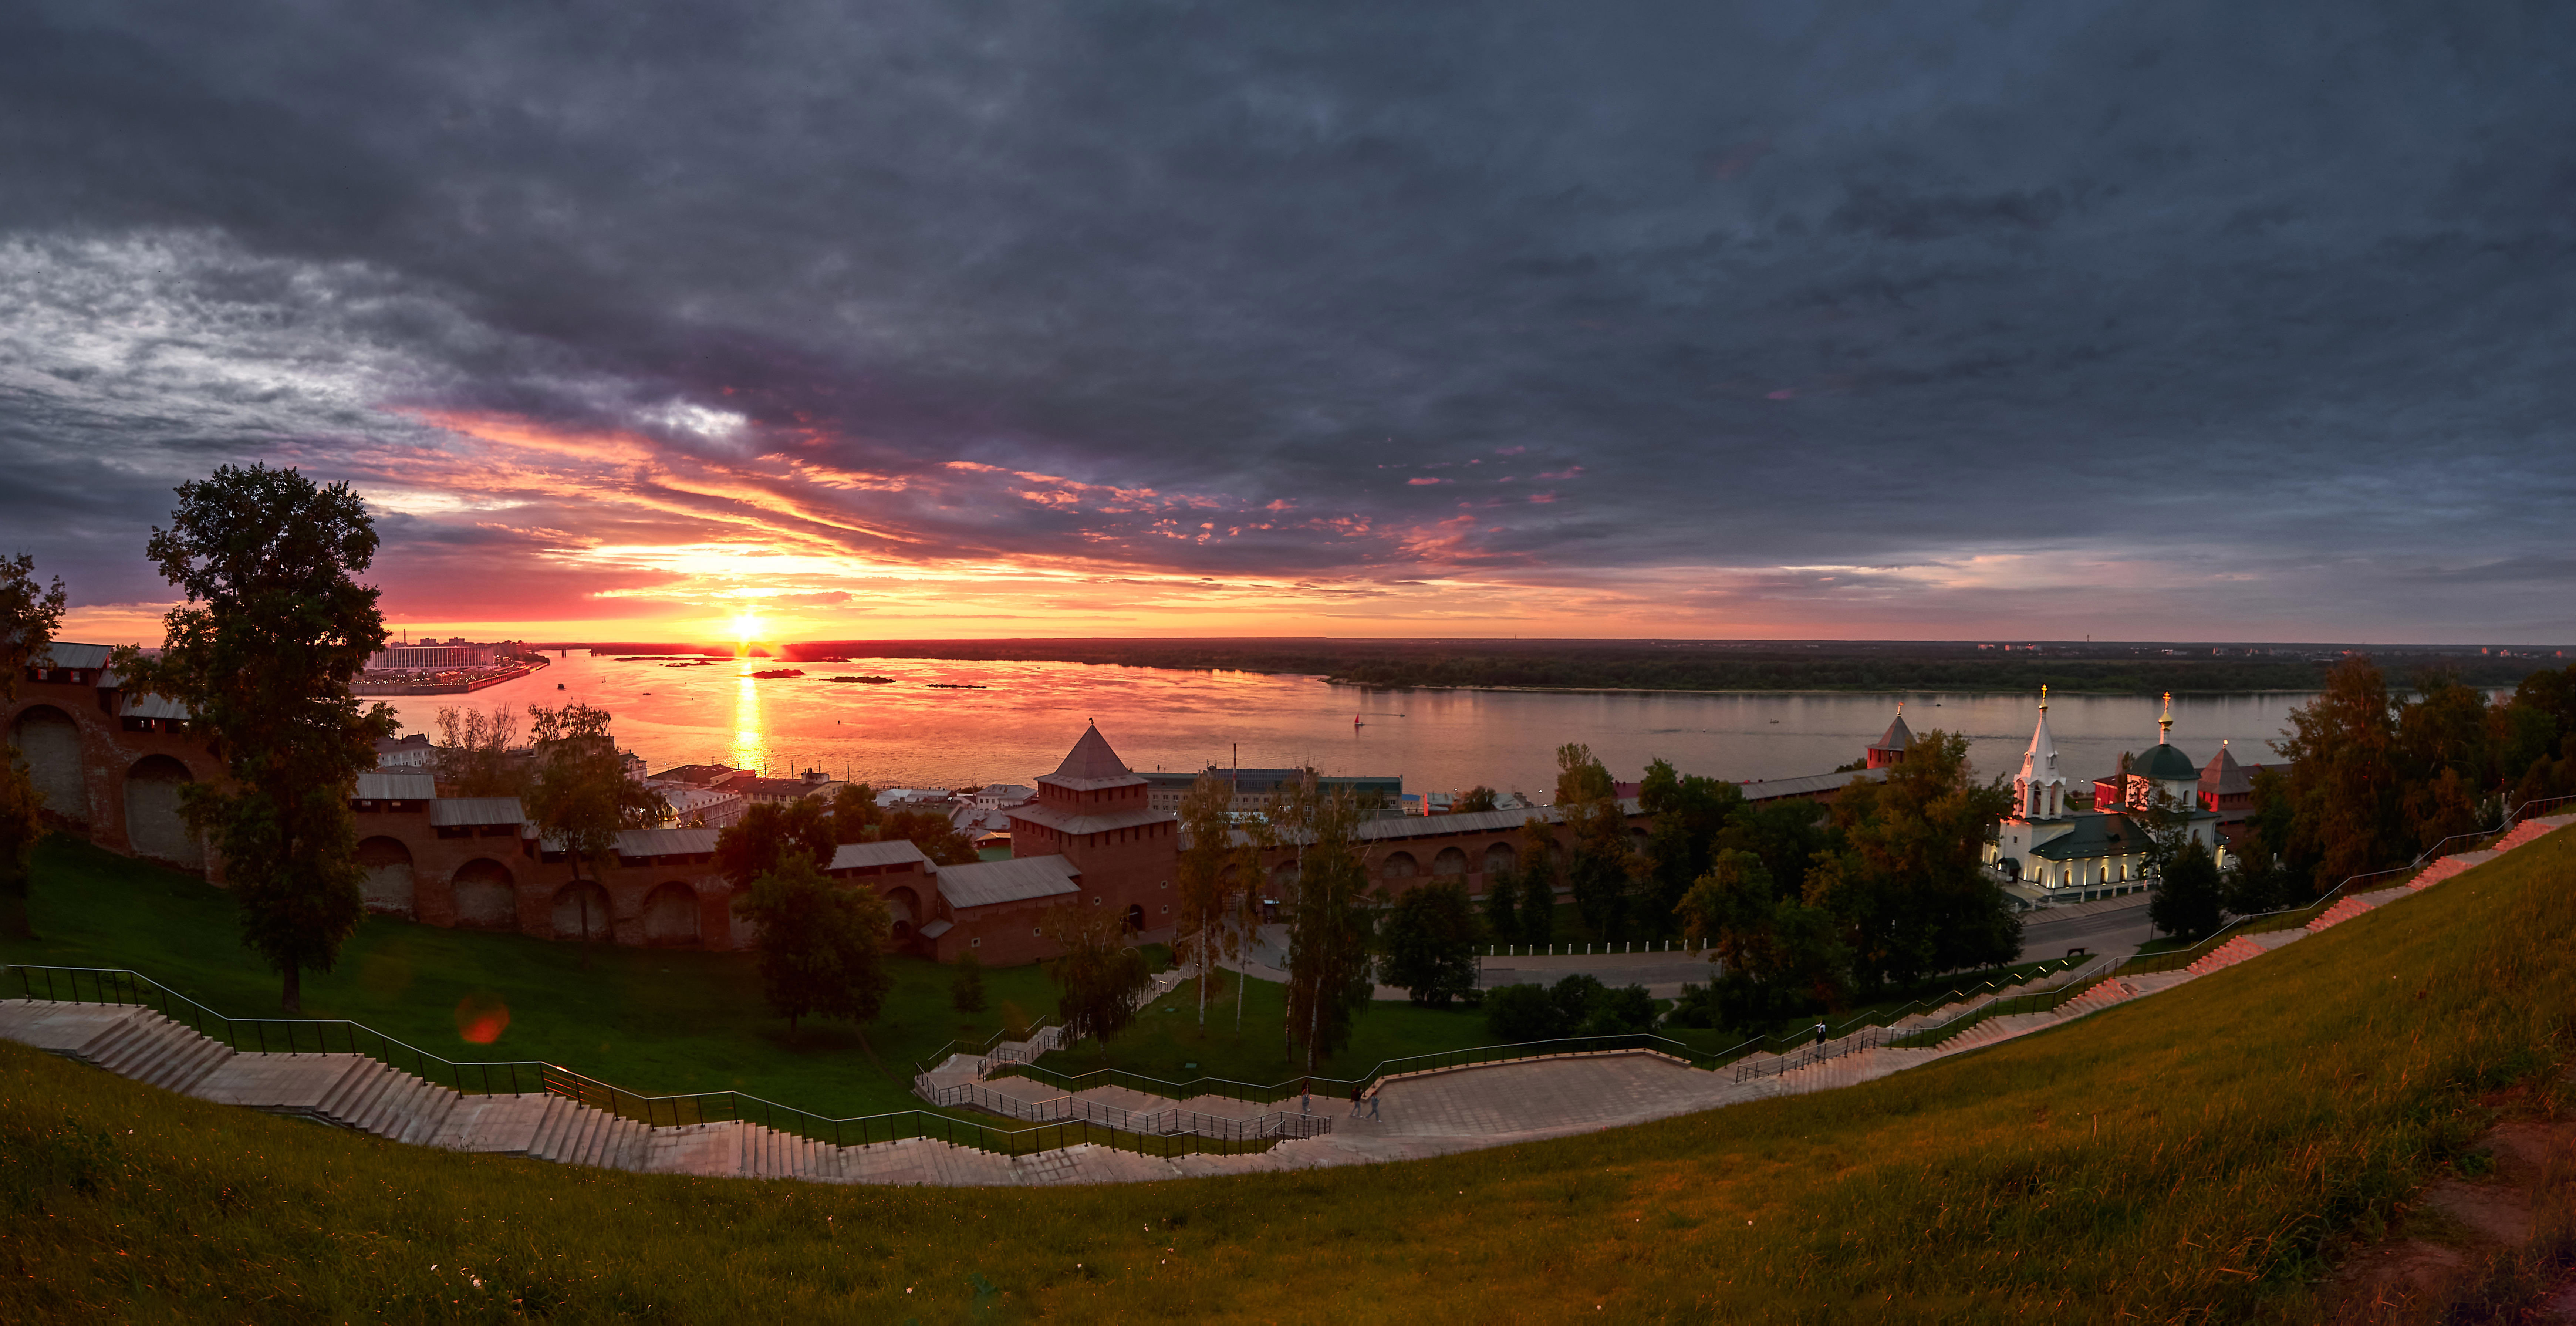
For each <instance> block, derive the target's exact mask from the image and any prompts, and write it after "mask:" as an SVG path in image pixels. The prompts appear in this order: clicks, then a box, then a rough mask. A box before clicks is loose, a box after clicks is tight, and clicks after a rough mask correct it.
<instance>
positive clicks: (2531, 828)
mask: <svg viewBox="0 0 2576 1326" xmlns="http://www.w3.org/2000/svg"><path fill="white" fill-rule="evenodd" d="M2557 827H2558V824H2557V822H2556V821H2554V820H2524V821H2523V822H2522V823H2520V824H2517V825H2515V826H2513V831H2512V832H2510V833H2507V834H2506V835H2505V836H2504V838H2503V840H2502V841H2500V842H2498V843H2497V844H2496V845H2495V850H2497V851H2499V852H2510V851H2512V850H2513V849H2515V848H2517V847H2520V846H2522V845H2523V844H2524V843H2527V842H2530V841H2531V840H2532V839H2534V838H2538V837H2540V836H2542V835H2543V834H2546V833H2549V832H2550V831H2552V830H2554V829H2556V828H2557Z"/></svg>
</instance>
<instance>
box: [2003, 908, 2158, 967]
mask: <svg viewBox="0 0 2576 1326" xmlns="http://www.w3.org/2000/svg"><path fill="white" fill-rule="evenodd" d="M2155 936H2156V931H2155V927H2154V926H2152V925H2149V924H2148V923H2147V899H2146V895H2144V894H2132V895H2131V896H2129V897H2126V898H2110V899H2105V900H2104V901H2101V902H2091V903H2083V904H2080V905H2077V906H2074V907H2051V908H2047V909H2045V910H2042V911H2038V912H2034V913H2031V914H2030V915H2027V916H2024V917H2023V918H2022V922H2021V960H2022V961H2024V962H2037V961H2039V960H2040V959H2042V958H2058V957H2064V956H2065V955H2066V951H2067V950H2068V949H2072V948H2081V949H2089V950H2091V951H2092V952H2095V953H2118V954H2127V953H2131V952H2134V951H2136V949H2137V947H2138V946H2139V945H2140V944H2144V943H2146V942H2147V941H2148V940H2150V939H2153V938H2155Z"/></svg>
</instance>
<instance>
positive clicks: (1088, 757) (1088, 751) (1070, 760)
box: [1055, 723, 1134, 778]
mask: <svg viewBox="0 0 2576 1326" xmlns="http://www.w3.org/2000/svg"><path fill="white" fill-rule="evenodd" d="M1132 772H1134V771H1133V770H1131V769H1129V768H1128V767H1127V762H1126V761H1124V760H1122V759H1119V758H1118V752H1116V751H1114V750H1111V749H1109V738H1107V737H1104V736H1102V735H1100V726H1099V724H1096V723H1094V724H1090V725H1088V726H1086V727H1084V728H1083V729H1082V740H1080V741H1077V742H1075V743H1073V749H1072V750H1071V751H1069V752H1067V753H1066V754H1065V757H1064V763H1062V764H1059V765H1057V766H1056V767H1055V776H1056V777H1058V778H1124V777H1126V776H1127V775H1128V774H1129V773H1132Z"/></svg>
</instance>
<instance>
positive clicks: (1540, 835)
mask: <svg viewBox="0 0 2576 1326" xmlns="http://www.w3.org/2000/svg"><path fill="white" fill-rule="evenodd" d="M1520 873H1521V906H1520V913H1521V918H1520V919H1521V936H1520V937H1521V942H1522V943H1524V944H1528V945H1530V946H1531V947H1533V948H1538V947H1544V946H1546V945H1548V944H1551V943H1554V942H1555V940H1556V826H1555V825H1552V824H1550V823H1548V822H1547V821H1546V820H1543V819H1540V818H1539V817H1538V816H1536V815H1531V816H1529V817H1527V818H1525V819H1523V820H1522V821H1521V872H1520Z"/></svg>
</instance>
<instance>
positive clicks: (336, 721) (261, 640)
mask: <svg viewBox="0 0 2576 1326" xmlns="http://www.w3.org/2000/svg"><path fill="white" fill-rule="evenodd" d="M178 491H179V506H178V509H177V510H175V511H174V512H172V513H171V520H170V527H169V528H168V529H160V528H155V529H154V530H153V531H152V541H151V544H150V547H149V552H150V556H151V559H152V562H153V565H155V566H156V567H158V568H159V569H160V571H161V574H162V575H163V576H165V577H167V578H168V579H169V581H170V583H171V584H173V585H175V586H177V587H178V588H179V589H180V591H181V592H182V593H183V594H184V595H185V598H184V599H183V601H182V602H181V603H180V605H179V606H178V607H175V608H173V609H171V610H170V612H169V614H168V616H166V617H165V618H163V628H164V637H163V643H162V651H161V655H160V657H158V658H157V659H146V658H144V657H142V656H141V655H140V653H139V652H138V651H135V650H132V649H126V650H120V651H118V655H117V659H116V667H117V669H118V671H119V672H120V673H122V674H123V675H124V676H125V677H126V678H127V679H128V680H127V684H128V685H129V686H130V687H132V688H134V689H136V690H144V691H151V692H155V693H158V694H160V695H164V696H167V697H169V698H170V699H173V700H176V701H179V702H180V703H183V704H185V705H187V706H188V707H189V708H190V710H191V711H192V712H193V714H194V722H195V724H196V725H197V726H198V728H199V729H200V730H202V731H204V732H206V733H207V734H208V735H210V736H211V737H212V739H213V746H214V749H215V751H216V752H217V753H218V754H219V756H220V758H221V759H222V761H223V765H224V772H225V773H226V774H227V775H229V777H228V778H226V779H224V780H223V781H220V782H214V781H209V782H197V783H191V784H189V785H188V787H187V788H186V790H185V791H184V792H183V794H182V801H181V808H182V810H183V811H184V812H185V813H186V815H187V817H188V820H189V823H190V824H191V826H192V827H194V828H195V829H196V830H197V831H198V832H200V833H204V834H206V835H207V836H208V837H210V838H211V839H212V840H213V843H214V846H215V849H216V850H217V852H218V853H220V854H221V857H222V860H223V869H224V874H225V877H226V880H227V883H228V885H229V887H230V889H231V891H232V895H233V900H234V902H235V904H236V905H237V906H238V907H239V908H240V913H241V922H242V938H243V940H244V941H245V942H246V943H247V944H248V945H249V946H250V947H251V948H252V949H253V950H254V951H256V952H257V953H259V955H260V956H261V957H263V958H265V959H266V960H267V961H268V962H269V964H270V965H271V966H273V967H275V968H276V969H277V970H278V972H279V973H280V974H281V975H282V976H283V978H284V990H283V993H282V996H281V1002H282V1003H283V1005H284V1007H285V1009H286V1011H287V1012H289V1013H297V1012H301V1011H302V1009H303V1001H302V997H301V983H300V982H301V974H302V973H303V972H304V971H305V970H307V969H311V970H315V971H328V970H330V969H331V967H332V965H333V964H334V963H335V962H337V961H338V959H339V954H340V946H341V944H342V943H344V942H346V941H347V939H348V937H349V935H350V934H351V933H352V932H353V931H355V930H356V929H357V928H358V924H359V922H360V921H361V920H363V919H364V917H365V915H366V910H365V905H364V901H363V899H362V897H361V895H360V893H359V883H360V880H361V878H362V872H361V870H360V868H359V866H358V862H357V853H356V830H355V820H354V818H353V817H352V815H351V813H350V810H349V792H350V789H351V787H352V786H353V785H354V783H355V781H356V779H357V776H358V775H359V774H360V773H362V772H364V771H366V770H368V769H371V768H373V767H375V762H376V752H375V743H376V742H377V740H378V739H380V738H383V737H387V736H391V735H392V734H393V733H394V731H395V729H396V727H397V724H396V723H395V720H394V714H393V710H392V709H390V708H388V707H386V706H384V705H381V704H378V705H373V706H370V707H367V708H365V709H361V708H360V707H359V705H358V701H357V698H356V696H355V695H354V694H353V693H352V691H351V688H350V687H351V683H352V682H354V681H355V680H356V679H357V677H358V674H359V672H360V671H361V670H362V669H364V668H365V666H366V661H367V656H368V655H370V654H372V653H374V652H376V651H377V650H378V649H381V648H383V647H384V643H385V623H384V616H383V614H382V613H380V612H379V611H377V608H376V590H375V588H374V587H373V586H369V585H362V584H360V583H358V581H357V575H358V573H360V572H363V571H365V570H366V569H367V566H368V564H369V563H370V562H372V561H373V560H374V559H375V554H376V530H375V525H374V522H372V521H371V520H369V519H368V517H367V509H366V504H365V503H364V502H363V501H361V500H360V499H359V497H358V495H357V494H356V493H354V492H352V491H350V489H349V486H348V485H347V484H345V483H341V484H332V485H329V486H327V487H324V486H320V485H317V484H315V483H314V482H313V481H312V480H310V479H307V478H305V477H304V476H303V475H301V474H299V473H297V472H296V471H294V470H292V469H278V470H272V469H269V468H267V467H265V466H263V465H257V464H254V465H252V466H250V467H249V468H248V469H242V468H237V467H235V466H230V465H227V466H223V467H221V468H219V469H217V470H216V471H215V472H214V474H213V475H212V476H211V477H209V478H206V479H203V480H200V481H197V482H194V483H185V484H181V485H180V486H179V490H178Z"/></svg>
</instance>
